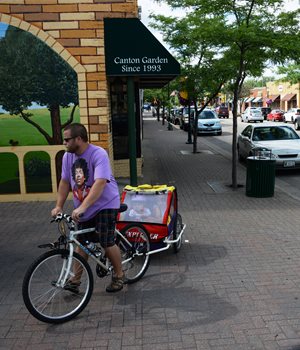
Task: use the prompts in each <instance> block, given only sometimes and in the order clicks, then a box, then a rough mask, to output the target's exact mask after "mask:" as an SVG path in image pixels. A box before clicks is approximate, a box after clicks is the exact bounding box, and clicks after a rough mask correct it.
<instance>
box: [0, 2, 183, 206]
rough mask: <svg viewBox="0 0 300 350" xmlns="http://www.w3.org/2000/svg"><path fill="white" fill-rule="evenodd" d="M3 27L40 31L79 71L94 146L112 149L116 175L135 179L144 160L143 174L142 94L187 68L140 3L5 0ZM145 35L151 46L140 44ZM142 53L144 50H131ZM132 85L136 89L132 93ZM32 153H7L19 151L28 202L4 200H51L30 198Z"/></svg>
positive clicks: (0, 5) (0, 16)
mask: <svg viewBox="0 0 300 350" xmlns="http://www.w3.org/2000/svg"><path fill="white" fill-rule="evenodd" d="M113 19H114V20H116V19H117V21H114V20H113ZM0 22H2V23H6V24H8V25H11V26H14V27H17V28H20V29H22V30H24V31H27V32H30V33H32V34H33V35H35V36H36V37H37V38H38V39H40V40H41V41H43V42H44V43H45V44H46V45H48V46H49V47H51V48H52V49H53V50H54V51H55V52H56V53H57V54H58V55H60V56H61V57H62V58H63V59H64V60H65V61H66V62H68V64H69V65H70V66H71V67H72V68H73V69H74V70H75V72H76V73H77V77H78V94H79V108H80V121H81V123H83V124H84V125H85V126H86V127H87V129H88V132H89V139H90V141H91V142H92V143H93V144H96V145H99V146H101V147H103V148H105V149H106V150H107V151H108V154H109V156H110V159H111V163H112V167H113V170H114V174H115V176H116V177H128V176H129V175H130V169H131V168H130V162H133V163H134V162H136V171H137V175H140V174H141V166H142V151H141V139H140V135H141V115H140V114H141V112H140V110H141V109H140V108H139V103H140V101H139V89H141V88H144V87H149V88H151V87H162V86H163V85H165V84H166V83H167V82H168V81H170V80H172V79H173V78H174V77H175V76H176V75H178V73H179V69H180V68H179V64H178V63H177V62H176V61H175V60H174V59H173V57H172V56H171V55H170V54H169V53H168V52H167V50H166V49H165V48H164V47H163V46H162V45H161V44H160V43H159V42H158V41H157V40H156V39H155V38H154V37H153V36H152V34H151V33H150V32H149V31H148V30H147V29H146V28H145V27H144V26H143V25H142V23H141V22H140V21H139V20H138V6H137V1H136V0H1V2H0ZM105 28H107V29H105ZM127 30H128V31H129V32H128V33H127V32H126V31H127ZM147 32H148V33H147ZM138 33H142V35H143V38H144V39H146V40H139V39H140V37H139V34H138ZM115 41H116V42H115ZM144 41H145V43H144V45H143V42H144ZM136 48H137V49H138V50H139V51H135V52H130V50H133V51H134V50H136ZM147 48H148V49H147ZM151 48H152V53H151V51H150V49H151ZM153 48H154V50H153ZM143 50H145V51H143ZM158 66H159V67H160V69H158ZM151 67H152V68H151ZM142 70H143V72H142ZM108 71H109V74H108ZM129 80H130V81H131V85H128V81H129ZM128 86H132V91H131V93H129V91H128ZM130 89H131V88H130ZM129 95H130V96H131V100H130V101H128V98H130V96H129ZM128 96H129V97H128ZM131 105H132V106H131ZM133 105H134V106H133ZM130 113H134V116H132V117H133V123H134V124H135V125H133V124H131V125H133V126H135V131H134V134H133V137H135V140H134V141H133V143H134V144H135V145H134V146H136V147H135V148H136V150H135V152H136V156H135V159H132V154H129V152H130V151H128V144H129V143H130V140H129V139H128V132H129V134H130V132H131V131H132V130H130V128H129V129H128V119H130V118H131V117H130ZM55 147H56V148H55ZM40 148H41V147H40ZM62 149H63V147H62V146H53V147H52V148H51V152H50V153H51V154H50V153H49V154H50V157H51V172H52V175H51V178H52V193H53V194H54V195H53V196H50V198H52V197H54V196H55V192H56V188H57V176H56V174H55V153H56V152H59V151H61V150H62ZM27 151H28V150H27V149H26V148H24V149H21V147H19V148H18V150H17V151H16V149H15V148H14V147H2V148H1V152H15V154H16V155H17V157H18V163H19V173H20V187H21V190H20V194H21V196H19V195H15V196H11V195H10V196H5V195H0V200H6V199H8V198H9V200H18V199H19V198H26V199H37V198H38V199H49V194H39V195H37V194H32V195H30V196H28V195H27V196H26V195H25V194H26V179H25V175H24V169H22V168H23V165H22V159H23V157H24V156H25V154H26V152H27ZM45 151H46V152H48V150H45ZM53 152H54V153H53ZM52 153H53V154H52Z"/></svg>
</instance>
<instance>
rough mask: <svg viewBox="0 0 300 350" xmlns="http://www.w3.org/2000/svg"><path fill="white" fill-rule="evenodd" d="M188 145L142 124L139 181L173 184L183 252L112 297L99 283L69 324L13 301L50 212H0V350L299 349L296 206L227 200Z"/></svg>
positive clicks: (50, 236) (236, 194)
mask: <svg viewBox="0 0 300 350" xmlns="http://www.w3.org/2000/svg"><path fill="white" fill-rule="evenodd" d="M186 139H187V134H186V133H185V132H183V131H181V130H177V129H175V128H174V129H173V131H168V129H167V124H166V125H164V126H162V125H161V122H160V123H158V122H157V121H155V120H152V119H151V118H150V119H149V120H148V119H145V120H144V140H143V154H144V158H145V163H144V169H143V172H144V176H143V179H140V180H139V181H140V183H151V184H157V183H167V184H174V185H176V187H177V190H178V195H179V212H180V213H181V215H182V217H183V220H184V222H185V223H186V224H187V229H186V232H185V236H184V240H185V242H184V244H183V247H182V250H181V251H180V252H179V253H178V254H177V255H175V254H173V252H172V251H171V249H170V250H169V251H167V252H165V253H160V254H158V255H155V256H153V258H152V261H151V265H150V267H149V270H148V271H147V273H146V275H145V276H144V277H143V279H142V280H141V281H140V282H138V283H136V284H134V285H130V286H126V287H125V289H124V290H123V291H121V292H120V293H117V294H115V295H110V294H107V293H105V285H106V284H107V283H108V282H109V279H108V278H106V279H99V278H97V279H96V280H95V289H94V294H93V297H92V299H91V302H90V303H89V305H88V306H87V308H86V309H85V310H84V312H82V314H80V315H79V316H78V317H77V318H76V319H74V320H73V321H71V322H68V323H66V324H63V325H58V326H53V325H47V324H43V323H40V322H39V321H37V320H35V319H34V318H33V317H32V316H30V315H29V314H28V312H27V310H26V309H25V307H24V305H23V301H22V296H21V285H22V279H23V276H24V272H25V270H26V268H27V266H28V264H29V263H30V262H31V261H32V260H33V259H34V257H36V256H37V255H38V254H39V253H40V250H39V249H38V248H36V246H37V245H38V244H40V243H44V242H47V241H52V240H54V239H55V238H56V233H55V230H56V227H55V226H52V225H49V213H50V209H51V208H52V206H53V203H47V202H39V203H0V213H1V214H0V215H1V223H2V225H1V235H2V240H1V256H0V263H1V279H0V291H1V293H0V301H1V305H0V316H1V317H0V349H21V348H22V349H39V350H40V349H49V350H50V349H51V350H52V349H122V350H138V349H145V350H148V349H149V350H150V349H205V350H210V349H211V350H224V349H225V350H227V349H228V350H229V349H230V350H247V349H254V350H259V349H269V350H270V349H284V350H287V349H289V350H296V349H300V320H299V312H300V235H299V233H298V227H299V223H300V219H299V201H298V200H297V199H295V198H292V197H291V196H289V195H287V194H286V193H284V192H283V191H281V190H280V189H277V188H276V191H275V196H274V197H272V198H250V197H247V196H246V195H245V187H243V188H239V189H238V190H236V191H232V190H231V188H230V187H229V186H228V185H229V184H230V183H231V163H230V161H229V160H228V159H227V158H224V157H223V156H222V155H221V154H219V153H218V152H216V151H215V150H212V149H209V147H207V145H206V144H205V143H204V142H202V141H201V137H200V138H199V139H198V142H199V144H198V150H199V153H197V154H192V153H191V150H192V146H191V145H187V144H185V142H186ZM204 140H205V138H203V141H204ZM119 182H120V184H121V185H123V183H124V184H127V183H128V181H127V180H124V179H123V180H120V181H119ZM238 182H239V183H241V184H245V170H244V168H242V167H241V168H239V175H238ZM70 207H71V206H70Z"/></svg>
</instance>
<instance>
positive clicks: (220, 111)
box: [216, 106, 229, 118]
mask: <svg viewBox="0 0 300 350" xmlns="http://www.w3.org/2000/svg"><path fill="white" fill-rule="evenodd" d="M216 113H217V115H218V117H219V118H229V109H228V107H226V106H219V107H217V108H216Z"/></svg>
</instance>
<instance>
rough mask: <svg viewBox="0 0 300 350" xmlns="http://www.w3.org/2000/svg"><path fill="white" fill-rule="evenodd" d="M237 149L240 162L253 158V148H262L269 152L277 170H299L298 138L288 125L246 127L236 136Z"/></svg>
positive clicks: (299, 143) (299, 140)
mask: <svg viewBox="0 0 300 350" xmlns="http://www.w3.org/2000/svg"><path fill="white" fill-rule="evenodd" d="M237 147H238V149H237V151H238V157H239V159H240V160H242V159H245V158H247V157H249V156H253V155H254V153H255V152H254V149H255V148H263V149H267V150H270V151H271V156H272V158H273V159H275V160H276V167H277V168H282V169H291V168H292V169H295V168H300V137H299V135H298V134H297V133H296V131H295V130H294V129H293V128H292V127H291V126H289V125H285V124H278V125H274V124H271V123H268V124H266V123H264V125H248V126H247V127H246V128H245V129H244V130H243V131H242V132H241V134H240V135H239V136H238V143H237Z"/></svg>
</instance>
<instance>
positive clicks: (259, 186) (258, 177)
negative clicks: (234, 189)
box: [246, 150, 276, 198]
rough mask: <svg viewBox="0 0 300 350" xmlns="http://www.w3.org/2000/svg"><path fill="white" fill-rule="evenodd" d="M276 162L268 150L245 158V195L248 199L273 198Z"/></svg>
mask: <svg viewBox="0 0 300 350" xmlns="http://www.w3.org/2000/svg"><path fill="white" fill-rule="evenodd" d="M275 169H276V161H275V159H274V158H273V157H272V153H271V151H270V150H257V151H255V152H254V156H252V157H248V158H247V177H246V195H247V196H248V197H258V198H264V197H273V196H274V188H275Z"/></svg>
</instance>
